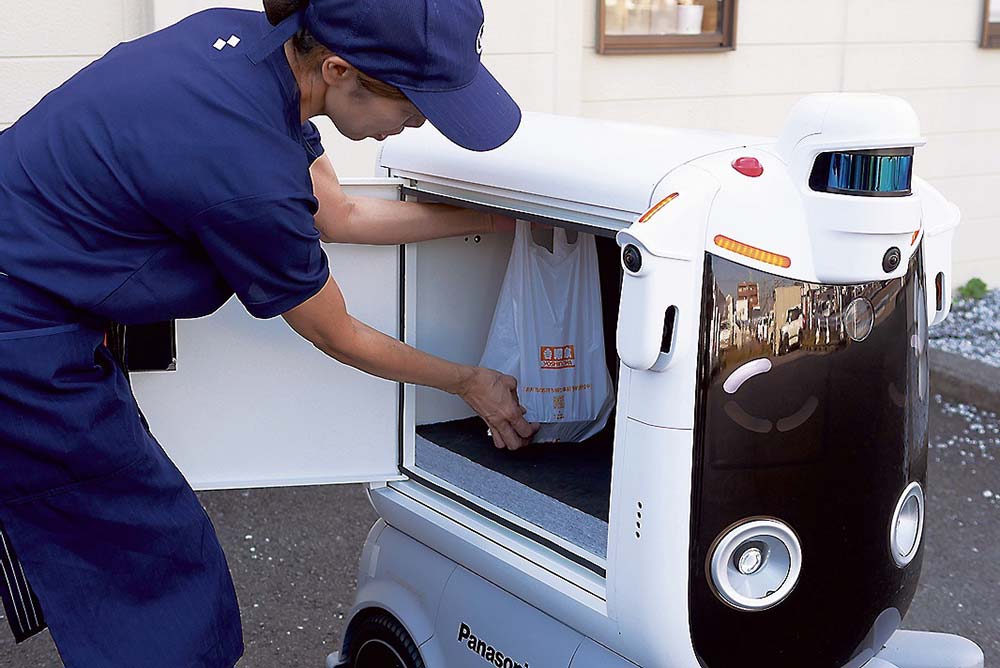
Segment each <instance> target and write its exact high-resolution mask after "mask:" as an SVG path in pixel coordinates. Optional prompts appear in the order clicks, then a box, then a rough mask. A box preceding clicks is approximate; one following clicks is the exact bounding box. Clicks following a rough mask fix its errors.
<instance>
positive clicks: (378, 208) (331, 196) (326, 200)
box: [311, 156, 514, 245]
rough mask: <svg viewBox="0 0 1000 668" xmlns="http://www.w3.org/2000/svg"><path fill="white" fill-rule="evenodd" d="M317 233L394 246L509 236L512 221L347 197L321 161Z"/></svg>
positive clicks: (316, 183)
mask: <svg viewBox="0 0 1000 668" xmlns="http://www.w3.org/2000/svg"><path fill="white" fill-rule="evenodd" d="M311 172H312V178H313V190H314V191H315V194H316V197H317V199H319V203H320V208H319V212H318V213H317V214H316V229H317V230H319V233H320V237H321V238H322V239H323V241H326V242H339V243H351V244H376V245H396V244H407V243H414V242H418V241H427V240H429V239H441V238H445V237H454V236H462V235H466V234H485V233H487V232H494V231H501V230H512V229H513V225H514V221H513V220H512V219H510V218H507V217H505V216H498V215H493V214H488V213H482V212H479V211H470V210H467V209H459V208H456V207H451V206H446V205H443V204H424V203H418V202H400V201H396V200H382V199H372V198H369V197H352V196H348V195H347V194H346V193H345V192H344V189H343V188H341V186H340V182H339V181H338V179H337V174H336V172H335V171H334V169H333V165H332V164H331V163H330V160H329V159H328V158H327V157H326V156H322V157H320V158H319V159H318V160H316V162H314V163H313V166H312V169H311Z"/></svg>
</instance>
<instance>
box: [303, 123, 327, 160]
mask: <svg viewBox="0 0 1000 668" xmlns="http://www.w3.org/2000/svg"><path fill="white" fill-rule="evenodd" d="M302 137H303V139H305V142H306V155H307V156H308V158H309V164H310V165H311V164H313V163H314V162H316V159H317V158H319V157H320V156H321V155H323V153H325V152H326V149H325V148H323V138H322V137H320V135H319V128H317V127H316V124H315V123H313V122H312V121H306V122H305V123H303V124H302Z"/></svg>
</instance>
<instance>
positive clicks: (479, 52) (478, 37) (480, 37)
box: [476, 22, 486, 56]
mask: <svg viewBox="0 0 1000 668" xmlns="http://www.w3.org/2000/svg"><path fill="white" fill-rule="evenodd" d="M484 30H486V23H485V22H484V23H483V25H481V26H479V34H478V35H476V55H478V56H481V55H483V31H484Z"/></svg>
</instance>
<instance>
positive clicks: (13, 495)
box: [0, 10, 329, 668]
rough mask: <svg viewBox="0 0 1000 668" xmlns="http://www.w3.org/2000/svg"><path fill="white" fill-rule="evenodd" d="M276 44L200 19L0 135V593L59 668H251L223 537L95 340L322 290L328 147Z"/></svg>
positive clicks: (284, 302) (276, 305)
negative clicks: (318, 166) (258, 51)
mask: <svg viewBox="0 0 1000 668" xmlns="http://www.w3.org/2000/svg"><path fill="white" fill-rule="evenodd" d="M270 32H271V26H270V24H268V22H267V20H266V18H265V17H264V15H263V14H262V13H257V12H243V11H236V10H210V11H207V12H203V13H201V14H197V15H195V16H193V17H190V18H188V19H186V20H184V21H182V22H181V23H179V24H177V25H176V26H173V27H171V28H168V29H166V30H163V31H160V32H158V33H155V34H153V35H150V36H148V37H146V38H143V39H140V40H138V41H136V42H132V43H127V44H122V45H120V46H118V47H116V48H115V49H113V50H112V51H111V52H109V53H108V54H107V55H106V56H104V57H103V58H101V59H100V60H98V61H97V62H95V63H93V64H92V65H90V66H89V67H87V68H85V69H84V70H83V71H81V72H80V73H79V74H77V75H76V76H74V77H73V78H72V79H70V80H69V81H68V82H66V83H65V84H64V85H62V86H61V87H59V88H58V89H57V90H55V91H53V92H52V93H50V94H49V95H48V96H46V97H45V98H44V99H43V100H42V101H41V102H40V103H39V104H38V105H37V106H36V107H34V108H33V109H32V110H31V111H29V112H28V113H27V114H26V115H25V116H24V117H22V118H21V119H20V120H18V121H17V123H16V124H15V125H13V126H12V127H11V128H9V129H7V130H6V131H5V132H3V133H2V134H0V525H2V529H3V531H2V532H0V571H2V574H0V592H2V593H3V596H2V597H3V599H4V606H5V611H6V614H7V616H8V619H9V621H10V624H11V628H12V629H13V631H14V634H15V638H16V639H18V640H22V639H24V638H25V637H28V636H30V635H31V634H32V633H33V632H36V631H37V630H39V629H41V628H43V627H44V625H45V623H46V622H47V624H48V626H49V627H50V629H51V632H52V636H53V639H54V640H55V642H56V645H57V647H58V649H59V651H60V653H61V655H62V657H63V660H64V661H65V663H66V664H67V665H69V666H72V667H73V668H87V667H91V666H93V667H105V666H122V667H124V666H128V667H130V668H132V667H134V668H138V667H140V666H141V667H142V668H153V667H159V666H162V667H164V668H167V667H169V668H196V667H201V666H205V667H209V666H211V667H212V668H218V667H220V666H232V665H233V664H235V663H236V661H237V660H238V659H239V657H240V656H241V654H242V652H243V640H242V631H241V627H240V616H239V610H238V607H237V603H236V596H235V591H234V589H233V584H232V581H231V578H230V575H229V570H228V567H227V565H226V561H225V557H224V556H223V553H222V549H221V547H220V545H219V543H218V541H217V539H216V535H215V531H214V529H213V527H212V525H211V523H210V521H209V518H208V517H207V515H206V513H205V511H204V510H203V508H202V507H201V505H200V504H199V502H198V499H197V498H196V497H195V495H194V493H193V492H192V491H191V489H190V487H189V486H188V485H187V483H186V482H185V480H184V478H183V477H182V476H181V474H180V472H178V470H177V469H176V468H175V467H174V465H173V464H172V463H171V461H170V460H169V459H168V458H167V456H166V455H165V454H164V452H163V450H162V449H161V448H160V446H159V445H158V444H157V442H156V440H155V439H154V438H153V436H152V435H151V434H150V433H149V431H148V429H147V427H146V426H145V423H144V420H142V419H141V417H140V414H139V411H138V408H137V406H136V403H135V401H134V399H133V397H132V394H131V391H130V389H129V385H128V381H127V379H126V376H125V374H124V373H123V371H122V370H121V368H119V367H118V366H116V364H115V363H114V360H113V358H112V356H111V354H110V352H109V350H108V349H107V347H106V346H104V345H103V341H104V337H105V332H106V331H107V329H108V326H109V323H110V322H118V323H125V324H133V323H146V322H152V321H162V320H168V319H173V318H192V317H197V316H204V315H207V314H209V313H211V312H213V311H215V310H216V309H218V308H219V307H220V306H221V305H222V304H223V303H224V302H226V301H227V300H228V299H229V298H230V297H231V296H232V294H233V293H234V292H235V294H236V296H237V297H238V298H239V299H240V301H241V302H242V303H243V304H244V305H245V307H246V308H247V310H248V311H249V312H250V313H251V314H252V315H254V316H257V317H260V318H270V317H273V316H276V315H279V314H281V313H284V312H286V311H288V310H289V309H291V308H294V307H295V306H297V305H299V304H301V303H302V302H304V301H305V300H307V299H309V298H310V297H312V296H313V295H315V294H316V293H317V292H318V291H319V290H320V289H321V288H322V287H323V286H324V284H325V283H326V282H327V280H328V278H329V271H328V267H327V262H326V256H325V254H324V253H323V251H322V249H321V247H320V244H319V234H318V232H317V231H316V229H315V225H314V218H313V215H314V214H315V212H316V210H317V201H316V199H315V198H314V197H313V192H312V182H311V180H310V175H309V166H310V163H311V161H312V160H313V159H315V158H316V157H317V156H318V155H319V154H320V153H321V152H322V147H321V146H320V145H319V143H318V140H317V134H316V132H315V128H314V127H313V126H312V125H311V124H306V126H303V125H302V123H301V119H300V113H301V112H300V100H299V93H298V87H297V85H296V81H295V78H294V76H293V74H292V71H291V69H290V67H289V65H288V62H287V59H286V58H285V55H284V52H283V51H282V50H281V49H276V50H273V51H271V52H270V53H268V54H267V55H266V56H265V57H262V58H260V59H257V62H256V63H255V62H252V61H251V59H249V58H248V57H247V54H246V51H247V49H248V48H250V47H251V46H253V44H254V43H255V42H257V41H260V40H261V38H262V37H263V36H264V35H266V34H268V33H270ZM205 446H206V448H208V447H211V444H210V443H206V444H205ZM28 583H30V587H29V586H28ZM43 611H44V614H43Z"/></svg>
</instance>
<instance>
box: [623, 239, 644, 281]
mask: <svg viewBox="0 0 1000 668" xmlns="http://www.w3.org/2000/svg"><path fill="white" fill-rule="evenodd" d="M622 263H623V264H624V265H625V268H626V269H628V270H629V271H631V272H632V273H633V274H634V273H637V272H638V271H639V270H640V269H642V253H641V252H640V251H639V249H638V248H637V247H636V246H634V245H632V244H629V245H628V246H625V250H624V251H622Z"/></svg>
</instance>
